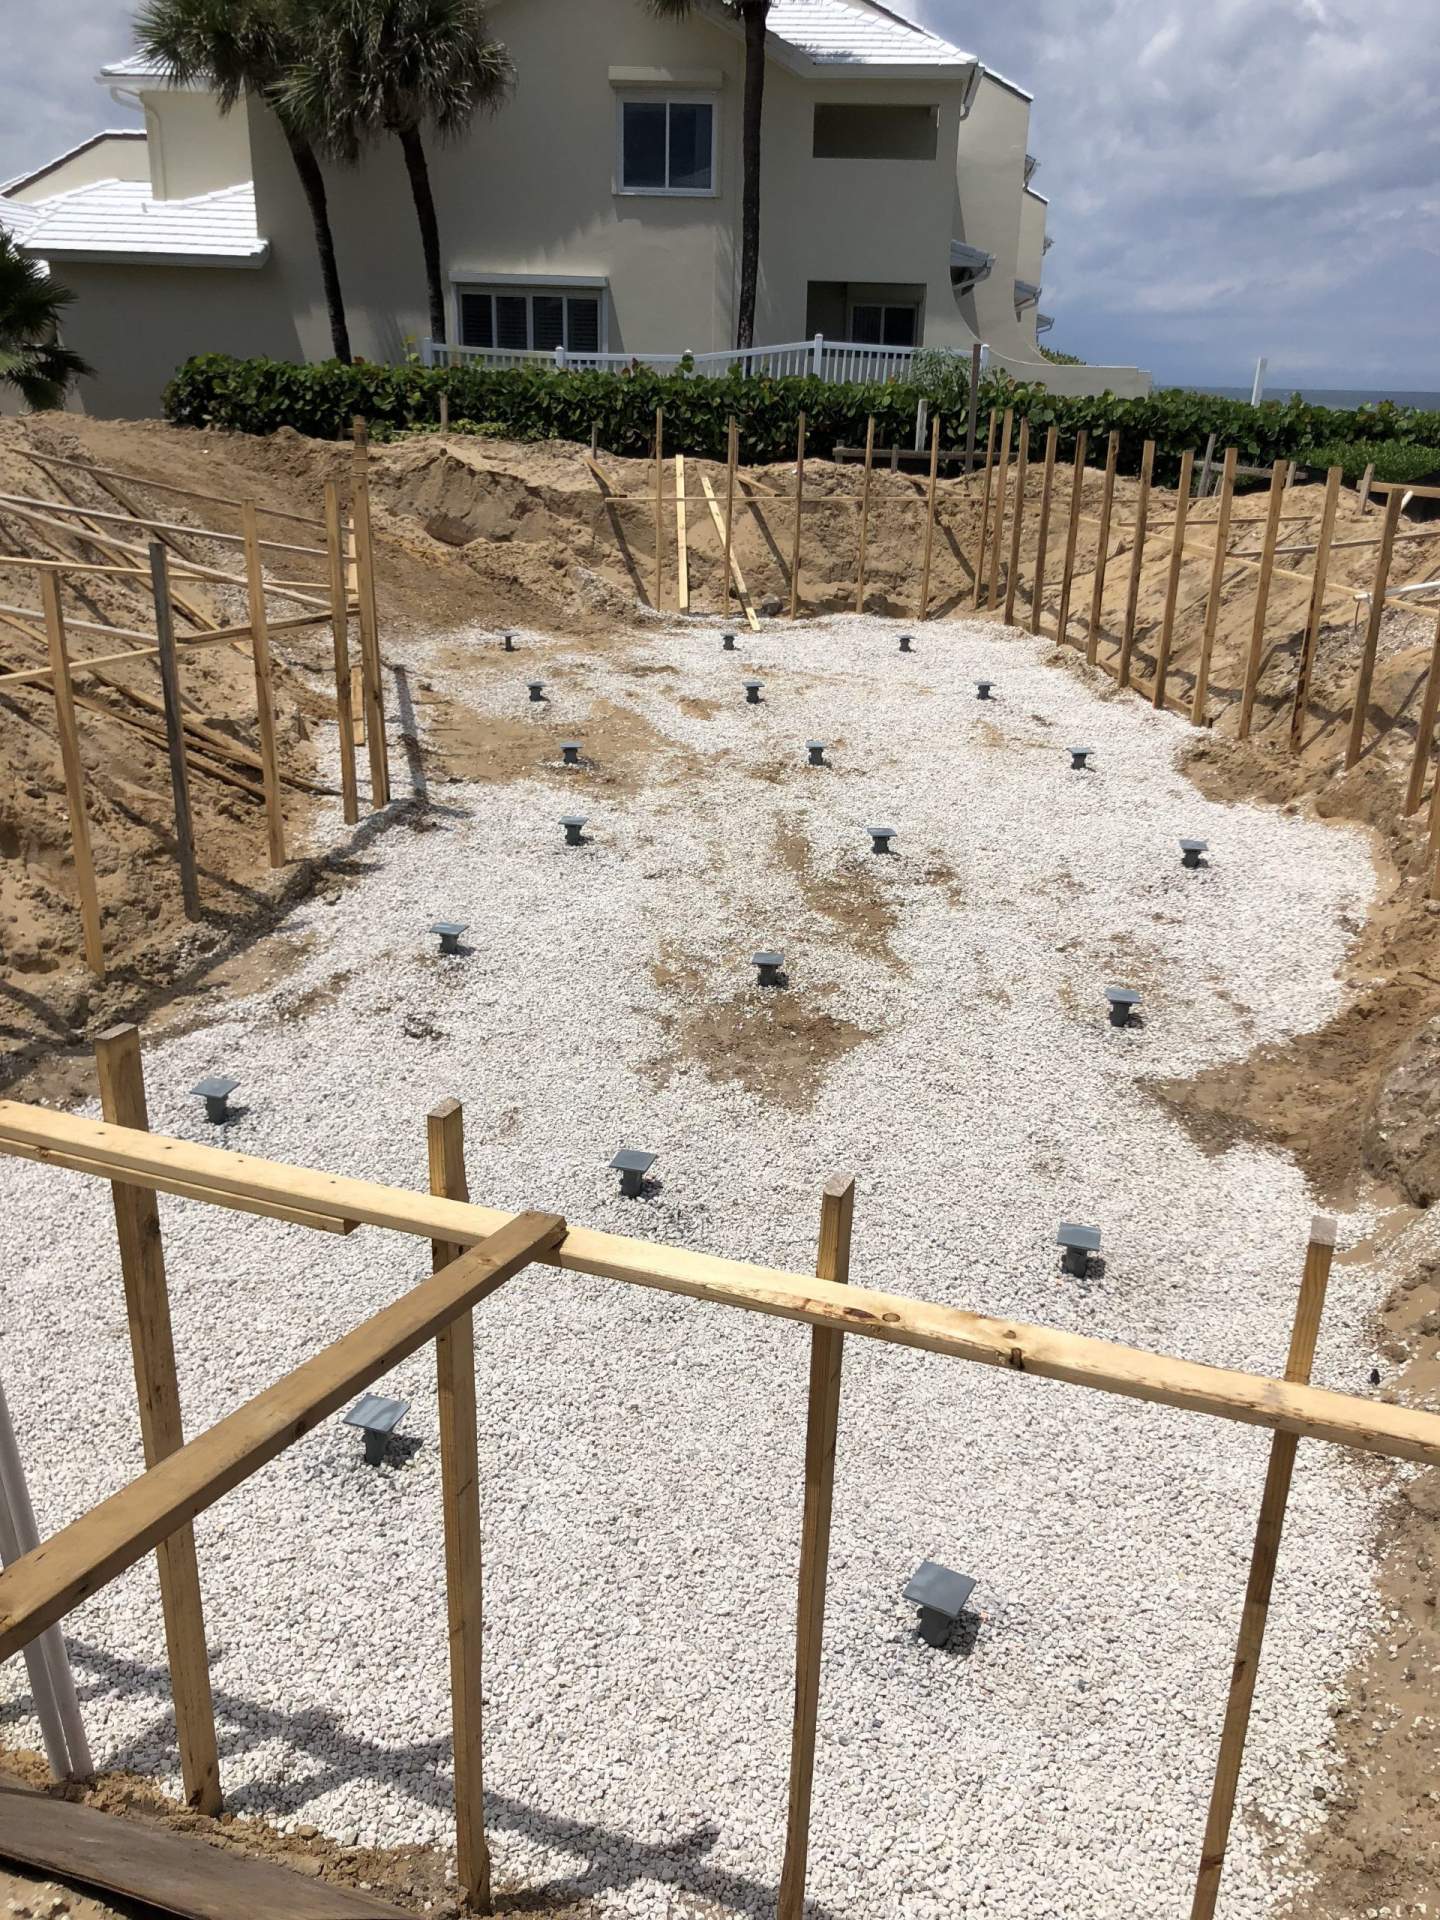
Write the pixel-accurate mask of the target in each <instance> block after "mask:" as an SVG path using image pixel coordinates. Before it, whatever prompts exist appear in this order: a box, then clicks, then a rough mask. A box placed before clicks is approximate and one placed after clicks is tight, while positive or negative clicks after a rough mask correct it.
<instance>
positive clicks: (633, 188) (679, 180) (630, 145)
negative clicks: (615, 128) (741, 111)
mask: <svg viewBox="0 0 1440 1920" xmlns="http://www.w3.org/2000/svg"><path fill="white" fill-rule="evenodd" d="M619 146H620V153H619V163H618V170H617V175H616V184H617V187H618V190H619V191H620V192H621V193H673V194H687V193H689V194H713V193H714V192H715V103H714V101H713V100H702V99H678V98H671V97H669V96H654V95H651V96H646V97H644V98H640V99H630V100H623V99H622V100H621V102H620V127H619Z"/></svg>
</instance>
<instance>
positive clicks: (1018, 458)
mask: <svg viewBox="0 0 1440 1920" xmlns="http://www.w3.org/2000/svg"><path fill="white" fill-rule="evenodd" d="M1029 460H1030V422H1029V421H1028V420H1022V421H1021V422H1020V445H1019V448H1018V450H1017V451H1016V455H1015V518H1014V520H1013V521H1012V522H1011V526H1010V562H1009V565H1008V566H1007V567H1006V569H1005V624H1006V626H1007V627H1009V626H1013V625H1014V623H1015V590H1016V588H1017V587H1018V586H1019V585H1020V536H1021V534H1022V533H1023V532H1024V528H1025V478H1026V474H1027V472H1028V470H1029Z"/></svg>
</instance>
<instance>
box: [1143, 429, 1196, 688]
mask: <svg viewBox="0 0 1440 1920" xmlns="http://www.w3.org/2000/svg"><path fill="white" fill-rule="evenodd" d="M1194 478H1195V454H1194V450H1193V449H1192V448H1190V447H1187V448H1186V449H1185V451H1184V453H1183V454H1182V455H1181V456H1180V482H1179V485H1178V486H1177V488H1176V491H1175V529H1174V534H1173V537H1172V539H1171V543H1170V572H1169V575H1168V577H1167V578H1166V582H1165V617H1164V619H1163V621H1162V622H1161V626H1160V646H1159V648H1158V650H1157V652H1156V655H1155V689H1154V692H1153V694H1152V695H1151V704H1152V705H1153V706H1154V707H1155V708H1156V710H1157V711H1159V710H1161V709H1163V707H1164V705H1165V683H1166V681H1167V680H1168V679H1169V677H1170V648H1171V645H1172V643H1173V641H1174V638H1175V602H1176V600H1177V599H1178V598H1179V594H1180V570H1181V568H1182V567H1183V566H1184V565H1185V522H1186V520H1187V518H1188V517H1189V513H1190V488H1191V486H1192V484H1193V482H1194Z"/></svg>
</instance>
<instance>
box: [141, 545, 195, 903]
mask: <svg viewBox="0 0 1440 1920" xmlns="http://www.w3.org/2000/svg"><path fill="white" fill-rule="evenodd" d="M167 564H168V563H167V561H166V557H165V549H164V547H163V546H162V545H161V543H160V542H159V541H158V540H152V541H151V542H150V590H151V592H152V594H153V595H154V599H155V637H156V641H157V643H158V650H159V657H160V691H161V694H162V695H163V698H164V705H165V744H166V747H167V749H168V751H169V756H170V794H171V799H172V801H173V803H174V807H175V856H176V859H177V860H178V861H179V864H180V895H181V898H182V899H183V900H184V902H185V918H186V919H187V920H198V919H199V918H200V879H199V875H198V874H197V873H196V871H195V829H194V826H193V824H192V821H191V817H190V776H189V772H188V769H187V768H186V765H185V710H184V707H183V706H182V704H181V700H180V663H179V661H178V660H177V659H176V657H175V614H174V610H173V608H172V607H171V605H170V576H169V573H168V571H167Z"/></svg>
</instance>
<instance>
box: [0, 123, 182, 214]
mask: <svg viewBox="0 0 1440 1920" xmlns="http://www.w3.org/2000/svg"><path fill="white" fill-rule="evenodd" d="M138 131H139V130H138V129H137V133H138ZM149 175H150V160H149V155H148V154H147V152H146V142H145V141H144V140H142V139H138V138H136V139H128V138H125V137H123V136H120V135H117V134H107V135H106V136H105V137H104V138H103V139H100V140H97V141H96V142H95V145H94V146H93V147H87V148H86V149H85V151H84V152H83V153H77V154H72V155H71V156H70V157H69V158H68V159H66V160H62V161H61V162H60V164H59V165H58V166H55V167H50V168H48V169H47V170H46V171H45V172H44V173H43V174H42V175H41V176H40V178H39V179H38V180H36V181H35V182H34V183H33V184H32V185H30V186H26V187H16V188H14V189H12V191H11V192H10V193H9V195H8V196H7V197H8V198H9V199H11V200H23V201H26V202H29V203H31V204H33V203H34V202H35V201H37V200H50V199H53V197H54V196H55V195H56V194H57V193H70V192H71V191H73V189H74V188H76V187H93V186H94V184H95V182H96V181H97V180H145V179H148V178H149Z"/></svg>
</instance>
